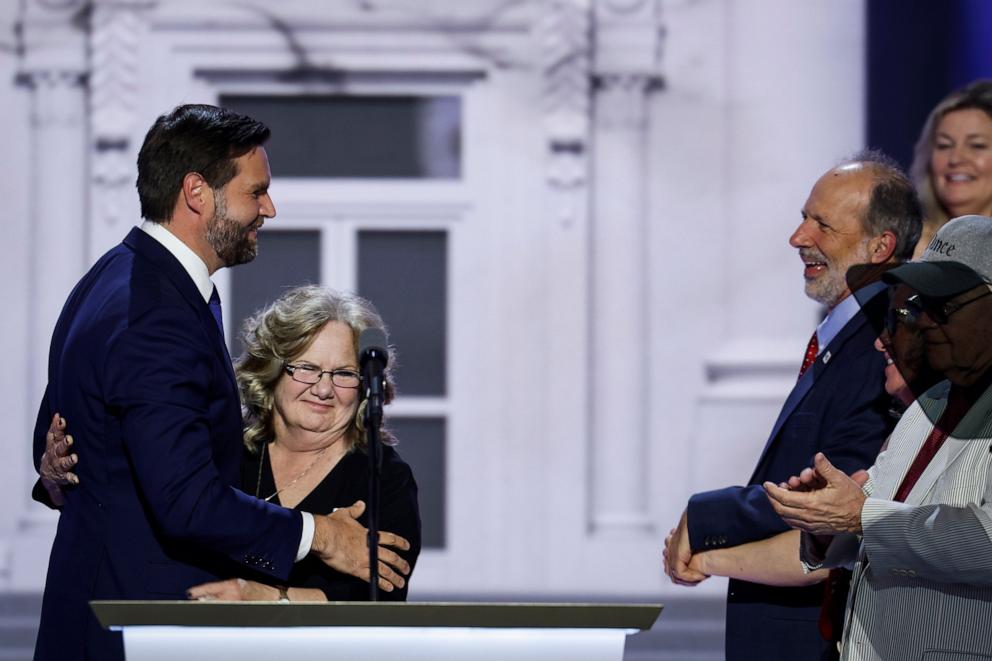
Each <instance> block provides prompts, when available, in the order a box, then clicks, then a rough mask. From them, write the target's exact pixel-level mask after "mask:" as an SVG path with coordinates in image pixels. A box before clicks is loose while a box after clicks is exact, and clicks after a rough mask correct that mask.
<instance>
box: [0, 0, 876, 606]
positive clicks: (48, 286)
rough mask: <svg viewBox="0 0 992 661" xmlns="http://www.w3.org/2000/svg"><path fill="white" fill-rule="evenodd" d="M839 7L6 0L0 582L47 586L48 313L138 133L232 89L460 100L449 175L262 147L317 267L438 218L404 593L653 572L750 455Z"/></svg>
mask: <svg viewBox="0 0 992 661" xmlns="http://www.w3.org/2000/svg"><path fill="white" fill-rule="evenodd" d="M863 23H864V7H863V4H862V2H861V1H860V0H809V1H806V2H795V1H794V0H529V1H524V0H516V1H510V0H502V1H500V0H471V1H469V0H460V1H458V2H455V1H454V0H450V1H445V0H430V1H428V0H333V1H325V0H282V1H281V2H279V3H272V2H263V1H262V0H258V1H257V2H256V1H254V0H239V1H238V2H234V1H233V0H232V1H231V2H227V1H225V0H214V1H213V2H202V1H200V2H186V1H183V0H91V1H89V2H84V1H83V0H20V1H19V2H15V1H14V0H5V2H4V3H3V5H2V8H0V99H2V101H0V126H3V127H4V129H5V130H4V137H5V140H4V150H3V152H2V154H0V199H2V200H3V201H4V202H5V205H4V211H5V215H6V220H5V226H4V231H3V240H2V243H0V245H2V251H3V254H2V259H0V282H2V285H0V286H2V287H3V289H2V299H0V300H2V301H3V305H4V308H5V309H4V314H3V321H2V326H0V339H2V342H3V346H4V347H5V349H6V360H5V361H3V364H4V369H3V370H0V401H2V402H3V414H4V420H5V421H6V426H5V434H4V437H5V438H4V440H3V441H2V444H3V448H4V450H5V452H4V457H5V460H4V461H2V462H0V503H2V505H0V590H9V591H20V590H38V589H40V588H41V587H42V585H43V583H44V570H45V566H46V564H47V553H48V545H50V542H51V538H52V535H53V533H54V522H55V515H54V514H53V513H51V512H48V511H45V510H44V509H43V508H42V507H40V506H38V505H36V504H33V503H32V502H31V501H30V497H29V493H30V489H31V485H32V483H33V481H34V471H33V468H32V465H31V452H30V435H31V429H32V426H33V422H34V415H35V411H36V407H37V404H38V401H39V399H40V395H41V392H42V389H43V386H44V381H43V379H44V370H45V365H46V356H47V343H48V336H49V334H50V332H51V328H52V326H53V325H54V321H55V319H56V317H57V315H58V312H59V309H60V306H61V304H62V302H63V300H64V298H65V296H66V295H67V293H68V291H69V289H70V287H71V286H72V284H73V283H74V282H75V280H76V279H77V278H78V277H79V276H80V275H81V274H82V273H83V271H84V270H85V268H86V266H87V265H88V264H90V263H91V262H92V261H93V260H95V259H96V258H97V257H98V256H99V254H101V253H102V252H103V251H104V250H105V249H107V248H108V247H110V246H111V245H113V244H114V243H116V242H117V241H119V240H120V238H121V237H122V236H123V235H124V233H125V232H126V230H127V228H128V227H129V226H130V225H132V224H134V223H135V222H136V221H137V220H138V207H137V199H136V195H135V194H134V188H133V180H134V174H135V173H134V165H133V163H134V158H135V155H136V152H137V148H138V146H139V145H140V141H141V139H142V137H143V134H144V131H145V130H146V129H147V127H148V126H149V125H150V123H151V122H152V121H153V119H154V118H155V116H157V115H158V114H160V113H162V112H164V111H166V110H168V109H169V108H171V107H173V106H175V105H177V104H179V103H185V102H208V103H209V102H216V100H217V98H218V97H219V96H220V95H222V94H237V93H242V94H244V93H260V92H265V93H270V94H289V93H293V94H328V93H343V94H359V95H360V94H413V95H418V94H438V93H443V94H446V95H454V96H457V97H458V98H460V99H461V102H462V122H463V126H464V132H463V136H462V140H463V147H462V149H463V151H462V155H463V169H462V172H463V176H462V177H461V178H460V179H457V180H451V181H441V182H435V183H422V184H417V185H411V184H409V183H403V182H389V181H334V182H331V181H327V182H323V183H314V182H308V181H301V180H293V179H287V178H285V177H283V178H280V176H279V167H280V166H279V163H278V162H274V163H273V164H272V165H273V173H274V176H275V181H274V184H273V188H272V193H273V196H274V198H275V200H276V204H277V206H278V208H279V217H278V218H277V219H276V220H275V221H273V224H272V225H271V227H272V228H273V229H276V228H278V227H280V226H281V227H283V228H289V227H300V228H313V227H319V228H322V229H324V231H325V232H326V234H325V239H324V241H325V245H326V244H327V242H328V241H330V240H331V239H330V238H327V237H337V239H336V240H337V241H338V243H335V245H334V246H328V247H327V250H328V251H333V252H334V254H335V255H337V257H335V258H334V259H330V258H328V268H326V269H325V270H324V280H325V282H326V284H329V285H332V286H337V287H349V286H352V287H353V286H354V285H355V283H354V277H355V276H354V273H353V271H354V268H353V264H350V263H349V261H348V260H349V259H353V257H349V255H350V254H351V252H350V251H349V250H347V249H342V248H341V246H342V245H344V246H347V245H349V244H348V241H351V240H353V236H354V232H355V231H357V230H358V229H361V228H368V227H375V228H410V227H417V228H440V229H444V230H446V231H447V232H448V236H449V239H448V241H449V243H448V245H449V255H450V257H449V265H448V269H449V271H448V276H449V279H448V282H449V285H448V286H449V291H448V304H449V319H448V341H449V346H448V356H449V364H448V367H447V369H448V374H447V376H448V384H449V388H448V390H449V395H448V397H447V399H446V401H445V402H444V403H443V405H442V409H443V410H442V412H443V413H444V414H445V415H447V416H448V449H447V451H448V477H447V480H448V483H447V498H448V500H447V502H448V509H447V530H448V540H447V545H446V547H445V549H444V550H438V551H427V552H425V554H424V556H423V557H422V560H421V563H420V565H419V567H418V571H417V576H416V578H415V581H414V583H413V591H412V593H411V594H412V596H413V597H414V598H416V596H417V594H418V593H420V594H434V595H436V594H448V595H452V596H456V597H457V596H458V595H459V594H464V595H472V596H476V597H477V596H479V595H486V594H490V595H494V596H498V595H500V594H514V595H528V594H532V595H540V596H542V597H547V596H549V595H560V596H564V597H567V596H568V595H596V594H601V595H611V596H615V595H631V596H632V597H659V598H661V599H662V600H664V598H665V596H666V595H669V594H671V593H672V591H673V590H681V589H679V588H673V587H672V586H671V585H670V584H667V583H666V581H664V580H663V576H662V573H661V546H662V540H663V539H664V536H665V534H666V533H667V531H668V529H669V528H670V527H671V526H672V525H674V523H675V522H676V520H677V518H678V516H679V514H680V512H681V510H682V508H683V507H684V504H685V501H686V499H687V497H688V496H689V494H691V493H693V492H694V491H698V490H701V489H706V488H710V487H718V486H723V485H726V484H735V483H740V481H742V480H745V479H746V478H747V477H748V475H749V473H750V471H751V468H752V464H753V461H754V460H755V459H756V456H757V454H758V452H759V450H760V448H761V447H762V446H763V444H764V442H765V437H766V434H767V432H768V430H769V428H770V427H771V423H772V421H773V420H774V417H775V415H776V413H777V410H778V407H779V405H780V404H781V402H782V400H783V399H784V397H785V395H786V393H787V392H788V390H789V388H790V387H791V383H792V382H793V380H794V374H795V369H796V367H797V365H798V361H799V357H800V355H801V353H802V349H803V346H804V343H805V341H806V339H807V338H808V336H809V333H810V330H811V329H812V327H813V326H814V324H815V322H816V317H817V314H818V310H817V308H816V306H815V305H814V304H812V303H810V302H809V301H807V300H806V299H805V298H804V296H803V293H802V276H801V270H800V263H799V260H798V258H797V257H796V255H795V252H794V251H793V250H792V249H790V248H789V246H788V244H787V239H788V236H789V234H790V233H791V232H792V230H793V229H794V227H795V225H796V224H797V223H798V220H799V209H800V207H801V206H802V204H803V202H804V200H805V198H806V195H807V193H808V190H809V187H810V186H811V184H812V182H813V181H814V180H815V179H816V177H817V176H819V174H820V173H822V172H823V171H824V170H826V169H827V168H828V167H830V166H831V165H832V164H833V163H834V162H835V161H836V160H838V159H839V158H841V157H843V156H845V155H846V154H848V153H850V152H852V151H854V150H856V149H858V148H860V147H861V146H862V142H863V129H862V127H863V123H864V122H863V115H864V111H863V88H864V73H863V69H864V62H863V60H864V53H863V50H864V44H863V42H864V25H863ZM301 67H302V69H301ZM301 70H303V71H309V72H310V73H311V74H312V73H314V72H323V73H328V72H333V73H334V74H335V75H333V76H332V75H323V76H321V75H309V76H297V77H293V76H286V75H283V74H286V73H287V72H293V71H296V72H300V71H301ZM274 139H275V140H278V136H275V137H274ZM280 224H281V225H280ZM349 237H351V238H349ZM263 249H264V244H263ZM328 254H330V253H328ZM217 280H218V282H219V286H220V287H221V289H222V290H223V291H224V295H225V296H229V292H228V289H227V288H228V284H229V283H228V278H227V276H226V275H224V274H223V273H222V274H220V275H219V277H218V278H217ZM425 406H426V407H427V408H430V406H429V405H428V404H425V403H424V402H418V401H416V400H414V399H411V400H409V401H407V402H403V401H400V402H398V403H397V407H398V410H399V412H401V413H403V414H404V415H417V412H418V410H419V409H418V407H425ZM425 410H426V409H425ZM435 412H436V410H435ZM70 424H71V421H70ZM83 460H84V461H85V458H84V459H83ZM723 587H724V584H722V583H720V582H718V581H716V580H713V581H709V582H707V583H706V584H704V585H703V586H702V587H700V588H698V589H697V591H699V592H703V593H709V592H713V593H715V592H718V591H720V590H722V589H723Z"/></svg>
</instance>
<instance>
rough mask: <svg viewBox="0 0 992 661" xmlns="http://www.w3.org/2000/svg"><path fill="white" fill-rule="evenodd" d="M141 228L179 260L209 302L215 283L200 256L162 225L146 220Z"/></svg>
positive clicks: (201, 294)
mask: <svg viewBox="0 0 992 661" xmlns="http://www.w3.org/2000/svg"><path fill="white" fill-rule="evenodd" d="M140 227H141V230H142V231H143V232H144V233H145V234H147V235H148V236H150V237H152V238H153V239H155V240H156V241H158V242H159V243H161V244H162V246H163V247H164V248H165V249H166V250H168V251H169V253H170V254H171V255H172V256H173V257H175V258H176V259H177V260H179V263H180V264H181V265H182V267H183V270H185V271H186V273H188V274H189V277H190V278H191V279H192V280H193V284H194V285H196V288H197V289H198V290H199V291H200V296H202V297H203V300H204V301H205V302H209V301H210V295H211V294H212V293H213V291H214V283H213V282H212V281H211V280H210V269H208V268H207V265H206V264H205V263H204V262H203V260H202V259H200V256H199V255H197V254H196V253H195V252H193V249H192V248H190V247H189V246H187V245H186V244H185V243H183V241H182V239H180V238H179V237H178V236H176V235H175V234H173V233H172V232H170V231H169V230H168V229H166V227H165V226H164V225H162V224H161V223H153V222H152V221H150V220H146V221H145V222H143V223H141V226H140Z"/></svg>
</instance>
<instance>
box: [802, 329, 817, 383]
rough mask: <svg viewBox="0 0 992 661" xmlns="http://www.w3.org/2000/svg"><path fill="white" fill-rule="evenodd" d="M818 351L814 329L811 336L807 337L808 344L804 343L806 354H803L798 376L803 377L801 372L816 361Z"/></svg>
mask: <svg viewBox="0 0 992 661" xmlns="http://www.w3.org/2000/svg"><path fill="white" fill-rule="evenodd" d="M818 353H820V342H819V341H818V340H817V339H816V331H813V337H811V338H809V344H807V345H806V355H804V356H803V364H802V367H800V368H799V378H800V379H801V378H803V374H805V373H806V370H808V369H809V366H810V365H812V364H813V363H814V362H816V354H818Z"/></svg>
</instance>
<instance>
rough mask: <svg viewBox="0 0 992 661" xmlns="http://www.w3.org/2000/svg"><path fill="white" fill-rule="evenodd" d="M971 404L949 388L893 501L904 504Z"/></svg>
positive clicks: (960, 393) (959, 392) (962, 395)
mask: <svg viewBox="0 0 992 661" xmlns="http://www.w3.org/2000/svg"><path fill="white" fill-rule="evenodd" d="M972 403H973V402H972V401H971V399H970V398H968V397H966V396H965V394H964V393H963V392H961V391H959V390H957V389H955V388H954V387H953V386H952V387H951V392H950V393H949V394H948V396H947V406H946V407H945V408H944V412H943V413H941V415H940V418H939V419H938V420H937V422H936V423H935V424H934V426H933V431H931V432H930V435H929V436H927V440H926V441H924V442H923V445H922V447H920V451H919V452H918V453H917V454H916V459H914V460H913V464H912V465H911V466H910V467H909V470H908V471H906V477H904V478H903V479H902V484H900V485H899V490H898V491H896V495H895V498H893V500H895V501H896V502H900V503H904V502H906V496H908V495H909V492H910V491H912V490H913V486H914V485H915V484H916V481H917V480H919V479H920V476H921V475H923V471H925V470H926V468H927V466H929V465H930V462H931V461H932V460H933V458H934V456H936V454H937V451H938V450H940V446H942V445H943V444H944V441H946V440H947V437H948V435H950V433H951V432H952V431H954V428H955V427H957V426H958V423H959V422H961V419H962V418H963V417H964V416H965V414H966V413H967V412H968V409H970V408H971V405H972Z"/></svg>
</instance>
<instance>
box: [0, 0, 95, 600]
mask: <svg viewBox="0 0 992 661" xmlns="http://www.w3.org/2000/svg"><path fill="white" fill-rule="evenodd" d="M86 4H87V3H86V2H84V1H83V0H56V1H53V0H49V1H46V2H43V1H41V0H32V1H31V2H28V3H27V6H26V7H25V14H24V16H25V19H24V44H25V55H24V60H23V64H22V67H21V71H20V74H19V81H20V83H21V84H23V85H26V86H28V88H29V89H30V90H31V120H30V125H31V137H30V143H31V152H30V154H31V160H30V162H29V164H28V167H29V169H30V172H31V176H30V179H29V181H30V183H31V190H30V192H29V194H28V195H29V199H30V207H29V216H30V217H29V223H30V227H31V241H30V252H31V255H32V256H33V258H32V260H31V264H32V266H31V270H30V272H29V274H28V278H29V279H28V282H27V283H26V284H27V286H28V287H29V288H30V291H31V295H30V301H31V303H30V308H29V310H28V318H29V325H30V332H29V337H30V338H31V339H30V343H29V346H28V347H27V352H28V356H29V360H28V364H29V365H30V366H31V367H30V370H29V375H28V377H29V378H28V380H27V387H28V388H29V389H30V392H31V393H32V395H31V397H30V400H29V401H31V402H32V406H34V405H35V404H36V403H37V402H38V401H39V400H40V398H41V394H42V392H43V391H44V388H45V384H46V382H47V378H46V369H47V365H48V347H49V341H50V338H51V334H52V330H53V328H54V327H55V322H56V320H57V319H58V315H59V313H60V311H61V309H62V304H63V303H64V301H65V299H66V297H67V296H68V294H69V292H70V291H71V289H72V287H73V285H75V283H76V281H77V280H78V279H79V276H80V275H82V273H83V271H84V269H85V267H86V258H87V256H86V236H87V231H86V229H87V213H86V209H87V204H86V199H87V198H86V189H87V186H86V184H87V179H86V87H85V85H86V48H85V45H86V42H85V36H86V35H85V29H84V28H83V27H82V25H84V24H85V20H84V19H85V11H86ZM32 414H33V412H32ZM31 419H32V420H33V415H32V418H31ZM26 440H27V439H21V442H20V443H18V444H17V446H18V447H19V448H23V450H22V451H21V452H23V455H22V459H23V460H24V461H23V464H24V465H25V466H28V465H30V463H29V460H30V445H29V444H28V443H27V442H26ZM34 479H35V475H34V472H33V471H28V474H26V475H25V476H24V482H23V484H22V485H21V488H20V491H19V497H21V498H23V499H24V500H23V503H24V505H23V507H24V514H23V516H22V517H21V518H20V524H19V527H20V531H19V534H18V536H17V538H16V539H15V540H13V545H12V547H11V571H10V577H9V578H10V586H11V587H12V588H14V589H23V588H28V589H30V588H37V587H40V586H39V585H36V584H35V583H36V582H37V581H39V580H40V581H44V576H45V574H44V567H45V564H46V563H47V558H48V545H49V544H50V543H51V537H52V535H53V534H54V530H55V528H54V521H55V517H53V516H52V515H50V513H48V512H46V511H44V510H43V509H42V508H41V507H39V506H38V505H37V504H36V503H32V502H31V500H30V492H31V484H32V483H33V482H34ZM21 580H24V581H26V584H24V585H21V584H20V583H19V581H21Z"/></svg>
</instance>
